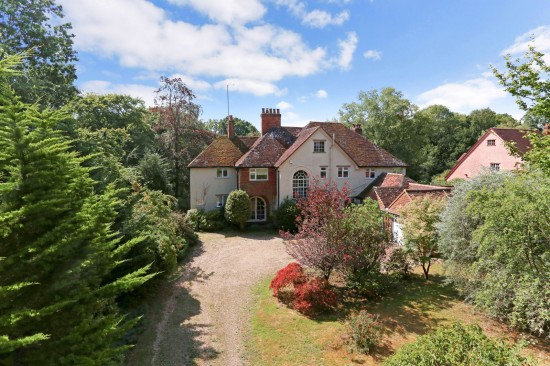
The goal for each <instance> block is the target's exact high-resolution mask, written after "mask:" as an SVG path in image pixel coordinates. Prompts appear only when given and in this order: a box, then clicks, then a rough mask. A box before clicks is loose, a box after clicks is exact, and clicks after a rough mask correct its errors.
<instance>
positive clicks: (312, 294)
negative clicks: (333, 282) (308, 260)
mask: <svg viewBox="0 0 550 366" xmlns="http://www.w3.org/2000/svg"><path fill="white" fill-rule="evenodd" d="M336 304H337V295H336V293H335V292H334V290H333V289H332V288H331V287H330V284H329V283H328V281H327V280H326V279H324V278H313V279H311V280H309V281H307V282H304V283H302V284H299V285H297V286H295V289H294V303H293V305H294V309H296V310H297V311H299V312H300V313H302V314H304V315H307V316H311V315H316V314H319V313H322V312H325V311H327V310H330V309H331V308H333V307H335V306H336Z"/></svg>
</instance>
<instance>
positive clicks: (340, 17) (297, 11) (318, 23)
mask: <svg viewBox="0 0 550 366" xmlns="http://www.w3.org/2000/svg"><path fill="white" fill-rule="evenodd" d="M275 3H276V4H277V5H281V6H286V7H287V8H288V10H289V11H290V13H291V14H292V15H294V16H295V17H297V18H300V19H301V20H302V24H304V25H307V26H309V27H312V28H324V27H326V26H328V25H342V24H344V23H345V22H346V21H347V20H348V19H349V11H347V10H343V11H341V12H340V13H338V14H331V13H329V12H327V11H324V10H319V9H314V10H312V11H308V10H307V5H306V3H305V2H304V1H299V0H275Z"/></svg>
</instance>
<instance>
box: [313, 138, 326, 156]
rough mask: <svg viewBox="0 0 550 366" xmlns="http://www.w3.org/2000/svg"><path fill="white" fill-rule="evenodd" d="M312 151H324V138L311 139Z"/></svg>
mask: <svg viewBox="0 0 550 366" xmlns="http://www.w3.org/2000/svg"><path fill="white" fill-rule="evenodd" d="M313 152H314V153H324V152H325V140H315V141H313Z"/></svg>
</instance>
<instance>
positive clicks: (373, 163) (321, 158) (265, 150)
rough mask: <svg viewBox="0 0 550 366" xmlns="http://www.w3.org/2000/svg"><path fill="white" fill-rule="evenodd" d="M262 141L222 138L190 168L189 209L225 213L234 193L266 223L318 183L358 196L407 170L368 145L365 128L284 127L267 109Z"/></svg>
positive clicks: (330, 124)
mask: <svg viewBox="0 0 550 366" xmlns="http://www.w3.org/2000/svg"><path fill="white" fill-rule="evenodd" d="M261 130H262V131H261V133H262V135H261V136H260V137H242V136H235V135H234V133H233V125H232V123H231V118H230V122H229V125H228V135H227V136H219V137H217V138H216V140H214V142H212V144H210V145H209V146H208V147H207V148H206V149H204V150H203V151H202V152H201V153H200V154H199V155H198V156H197V157H196V158H195V159H194V160H193V161H192V162H191V163H190V164H189V169H190V180H191V182H190V183H191V187H190V198H191V202H190V206H191V208H201V209H204V210H206V211H209V210H213V209H215V208H216V207H222V206H223V205H224V204H225V200H226V199H227V196H228V195H229V193H230V192H231V191H233V190H235V189H242V190H244V191H246V192H247V193H248V194H249V196H250V197H251V217H250V221H251V222H254V221H260V222H261V221H267V220H269V219H270V217H271V215H272V214H273V212H274V210H276V209H277V208H278V207H279V204H280V203H281V202H282V201H283V200H284V199H285V198H299V197H304V196H305V195H306V193H307V189H308V187H309V184H310V182H311V181H312V180H313V179H332V180H333V181H334V182H336V183H337V184H338V186H339V187H340V188H342V187H343V186H344V184H347V185H348V187H349V188H350V189H351V190H352V193H351V195H352V196H353V197H355V196H357V195H358V194H359V193H360V192H363V191H364V189H365V187H367V186H368V185H369V184H371V183H372V182H373V181H374V180H375V179H376V178H377V177H378V176H380V175H381V174H383V173H388V172H393V173H401V174H405V173H406V167H407V165H406V164H405V163H404V162H402V161H401V160H399V159H397V158H396V157H394V156H393V155H391V154H390V153H388V152H387V151H386V150H384V149H382V148H380V147H378V146H376V145H375V144H374V143H372V142H371V141H369V140H367V139H365V138H364V137H363V135H362V131H361V128H360V127H359V126H354V128H353V129H350V128H348V127H346V126H344V125H343V124H341V123H337V122H310V123H309V124H308V125H307V126H305V127H302V128H299V127H284V126H281V114H280V111H279V110H278V109H271V108H262V113H261Z"/></svg>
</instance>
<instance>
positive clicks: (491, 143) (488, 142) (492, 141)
mask: <svg viewBox="0 0 550 366" xmlns="http://www.w3.org/2000/svg"><path fill="white" fill-rule="evenodd" d="M495 142H496V141H495V140H487V146H495V145H496V143H495Z"/></svg>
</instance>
